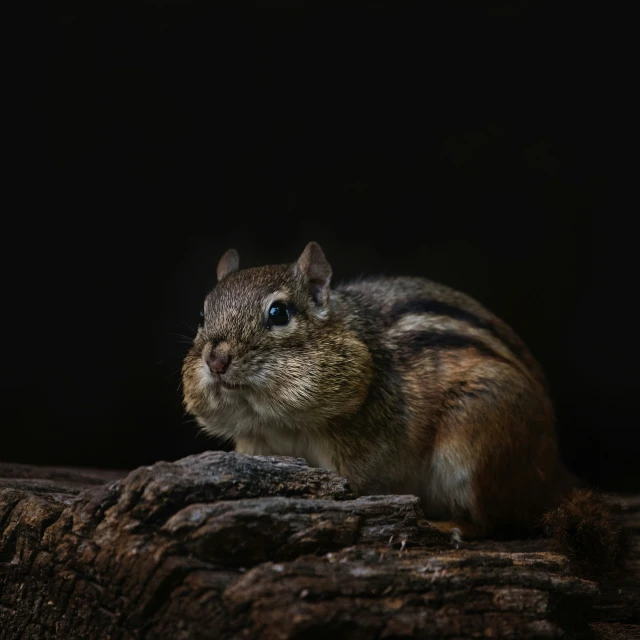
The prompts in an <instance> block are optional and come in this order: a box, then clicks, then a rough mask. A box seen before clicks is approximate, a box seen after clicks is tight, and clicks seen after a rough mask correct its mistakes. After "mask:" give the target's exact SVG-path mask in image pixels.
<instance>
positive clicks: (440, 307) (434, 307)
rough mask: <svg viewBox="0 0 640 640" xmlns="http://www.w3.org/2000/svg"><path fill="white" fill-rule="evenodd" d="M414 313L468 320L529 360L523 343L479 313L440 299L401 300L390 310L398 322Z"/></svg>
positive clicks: (390, 313) (394, 319)
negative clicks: (510, 337) (517, 341)
mask: <svg viewBox="0 0 640 640" xmlns="http://www.w3.org/2000/svg"><path fill="white" fill-rule="evenodd" d="M412 313H434V314H437V315H439V316H447V317H449V318H453V319H454V320H460V321H461V322H466V323H467V324H470V325H472V326H474V327H477V328H478V329H484V330H485V331H488V332H489V333H491V335H493V336H494V337H495V338H497V339H498V340H500V342H502V343H503V344H504V345H505V346H506V347H507V348H508V349H509V350H510V351H511V352H512V353H513V354H514V355H515V356H516V357H517V358H518V359H520V360H522V361H523V362H527V358H526V357H525V353H524V350H523V348H522V346H521V345H519V344H517V343H514V341H513V340H510V339H509V337H508V336H507V335H505V332H504V331H500V330H499V329H498V328H496V327H495V326H493V325H492V324H491V323H490V322H487V321H486V320H483V319H482V318H479V317H478V316H477V315H475V314H473V313H471V312H469V311H465V310H464V309H460V308H459V307H454V306H453V305H450V304H446V303H445V302H439V301H438V300H409V301H407V302H399V303H397V304H394V305H393V307H392V308H391V311H390V312H389V320H390V322H391V323H395V322H398V320H400V319H401V318H402V317H404V316H406V315H409V314H412Z"/></svg>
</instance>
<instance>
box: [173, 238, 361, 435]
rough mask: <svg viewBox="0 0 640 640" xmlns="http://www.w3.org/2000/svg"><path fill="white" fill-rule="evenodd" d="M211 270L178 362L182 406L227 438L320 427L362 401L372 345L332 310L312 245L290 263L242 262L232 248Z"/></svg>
mask: <svg viewBox="0 0 640 640" xmlns="http://www.w3.org/2000/svg"><path fill="white" fill-rule="evenodd" d="M217 276H218V283H217V285H216V287H215V288H214V289H213V290H212V291H211V292H210V293H209V295H208V296H207V297H206V299H205V303H204V309H203V311H202V313H201V324H200V328H199V330H198V333H197V335H196V337H195V339H194V343H193V346H192V347H191V349H190V350H189V353H188V354H187V356H186V358H185V361H184V365H183V368H182V379H183V386H184V403H185V407H186V409H187V411H188V412H189V413H191V414H193V415H194V416H195V417H196V418H197V420H198V422H199V423H200V425H201V426H203V427H204V428H205V429H206V430H207V431H209V432H211V433H214V434H217V435H226V436H231V437H234V436H236V437H237V436H244V435H251V434H255V433H256V431H259V430H260V429H262V428H265V425H266V424H268V423H274V424H278V425H280V426H284V427H290V428H292V429H295V428H301V429H302V428H305V427H308V426H309V425H313V426H316V427H319V425H322V424H323V423H325V422H326V421H327V420H328V419H330V418H331V417H334V416H336V415H348V414H349V413H350V411H353V410H355V409H356V408H357V406H359V404H360V403H361V402H362V400H363V396H364V394H365V393H366V386H367V382H368V379H369V375H370V374H369V368H370V356H369V352H368V350H367V348H366V347H365V346H364V345H363V344H362V343H361V342H360V341H359V340H357V339H356V337H355V336H354V335H353V334H351V333H350V332H348V331H347V330H346V328H345V326H344V323H343V322H342V321H341V320H340V319H339V318H337V317H336V314H335V313H334V310H333V308H332V301H331V291H330V283H331V267H330V266H329V263H328V262H327V259H326V258H325V255H324V253H323V252H322V249H321V248H320V246H319V245H318V244H316V243H315V242H311V243H309V244H308V245H307V246H306V248H305V250H304V251H303V252H302V255H301V256H300V257H299V258H298V260H297V261H296V262H295V263H293V264H288V265H272V266H266V267H259V268H253V269H245V270H239V257H238V253H237V252H236V251H235V250H233V249H230V250H229V251H227V252H226V253H225V254H224V255H223V256H222V258H221V259H220V262H219V263H218V269H217Z"/></svg>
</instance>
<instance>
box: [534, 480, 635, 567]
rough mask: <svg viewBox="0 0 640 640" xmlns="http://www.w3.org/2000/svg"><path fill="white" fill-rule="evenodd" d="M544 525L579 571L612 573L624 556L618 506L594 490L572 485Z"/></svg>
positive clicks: (548, 533)
mask: <svg viewBox="0 0 640 640" xmlns="http://www.w3.org/2000/svg"><path fill="white" fill-rule="evenodd" d="M542 526H543V528H544V531H545V532H546V534H547V535H548V536H549V537H550V538H552V539H553V540H555V542H556V544H557V545H558V546H559V548H560V550H561V551H562V552H563V553H565V554H566V555H567V556H568V557H569V560H570V562H571V564H572V565H573V567H574V568H575V569H576V570H578V571H579V572H580V573H583V574H585V575H602V574H605V573H609V572H611V571H613V570H614V569H616V568H617V567H618V566H619V564H620V562H621V560H622V556H623V551H624V547H625V541H624V537H623V535H622V528H621V526H620V524H619V522H618V519H617V517H616V513H615V509H614V507H613V506H611V505H610V504H609V503H607V501H606V500H605V498H604V496H603V495H602V494H600V493H599V492H597V491H595V490H592V489H587V488H573V489H571V490H570V491H569V492H568V493H567V494H566V495H565V497H564V498H563V499H562V500H561V502H560V503H559V504H558V506H557V507H556V508H555V509H553V510H552V511H548V512H547V513H546V514H545V515H544V516H543V520H542Z"/></svg>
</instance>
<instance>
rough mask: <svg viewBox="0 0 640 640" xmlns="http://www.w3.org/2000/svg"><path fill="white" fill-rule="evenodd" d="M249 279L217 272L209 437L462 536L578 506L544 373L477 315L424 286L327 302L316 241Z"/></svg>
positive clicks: (196, 359)
mask: <svg viewBox="0 0 640 640" xmlns="http://www.w3.org/2000/svg"><path fill="white" fill-rule="evenodd" d="M238 266H239V265H238V254H237V253H236V252H235V251H234V250H230V251H228V252H227V253H226V254H225V255H224V256H223V257H222V259H221V260H220V263H219V265H218V284H217V286H216V287H215V288H214V289H213V291H212V292H211V293H210V294H209V295H208V296H207V298H206V301H205V308H204V322H203V326H202V327H201V328H200V330H199V331H198V334H197V336H196V338H195V340H194V344H193V347H192V348H191V350H190V351H189V354H188V355H187V357H186V359H185V361H184V366H183V383H184V402H185V406H186V409H187V411H188V412H189V413H191V414H193V415H194V416H195V417H196V418H197V421H198V423H199V424H200V425H201V426H202V427H203V428H204V429H205V430H206V431H207V432H208V433H210V434H213V435H217V436H222V437H228V438H232V439H233V440H234V441H235V443H236V450H237V451H239V452H241V453H246V454H251V455H267V454H269V455H276V454H277V455H290V456H299V457H304V458H306V459H307V460H308V462H309V463H310V464H311V465H314V466H320V467H324V468H326V469H331V470H335V471H337V472H338V473H340V474H341V475H343V476H345V477H346V478H348V479H349V481H350V482H351V484H352V486H353V487H354V489H355V490H356V491H358V492H360V493H365V494H376V493H377V494H380V493H399V494H400V493H411V494H415V495H418V496H419V497H420V498H421V499H422V503H423V505H424V509H425V513H426V515H427V517H428V518H429V519H430V520H431V522H432V523H434V524H435V526H437V527H438V528H439V529H440V530H442V531H448V532H454V535H457V532H459V533H460V534H461V535H462V536H482V535H488V534H492V533H498V532H509V531H514V532H515V531H519V530H523V529H525V530H527V529H530V528H531V527H533V526H535V525H536V524H538V523H539V522H541V521H542V518H543V516H544V514H545V513H547V512H548V511H550V510H553V509H556V508H558V505H559V504H561V502H562V500H563V499H565V498H566V497H567V496H568V495H569V494H570V491H571V490H572V488H573V480H572V478H571V477H570V475H569V474H568V472H567V471H566V470H565V468H564V466H563V464H562V462H561V460H560V456H559V453H558V447H557V443H556V434H555V425H554V412H553V407H552V404H551V401H550V400H549V396H548V394H547V386H546V381H545V378H544V375H543V373H542V370H541V368H540V366H539V365H538V363H537V362H536V361H535V359H534V358H533V357H532V355H531V353H530V352H529V351H528V349H527V348H526V346H525V345H524V344H523V342H522V341H521V340H520V339H519V338H518V336H517V335H516V334H515V333H514V332H513V331H512V330H511V329H510V328H509V327H508V326H507V325H506V324H505V323H504V322H502V321H501V320H499V319H498V318H497V317H495V316H494V315H493V314H491V313H490V312H489V311H487V310H486V309H485V308H484V307H482V306H481V305H480V304H479V303H478V302H476V301H475V300H473V299H472V298H470V297H469V296H467V295H465V294H463V293H459V292H457V291H454V290H452V289H450V288H448V287H446V286H443V285H440V284H436V283H434V282H431V281H429V280H425V279H422V278H372V279H363V280H360V281H357V282H353V283H351V284H347V285H343V286H339V287H337V288H336V289H330V280H331V268H330V266H329V264H328V262H327V260H326V258H325V256H324V254H323V252H322V250H321V249H320V247H319V246H318V245H317V244H316V243H310V244H309V245H307V247H306V248H305V250H304V252H303V253H302V255H301V256H300V258H299V259H298V261H297V262H296V263H294V264H289V265H278V266H266V267H260V268H254V269H246V270H238ZM275 302H278V303H283V304H285V305H286V307H287V312H288V317H289V320H288V322H287V323H286V324H284V325H282V326H271V325H270V324H269V309H270V308H271V305H273V304H274V303H275ZM207 358H209V362H211V358H214V359H215V358H218V359H220V358H223V359H224V363H225V365H224V366H227V368H226V370H225V371H224V372H221V373H220V372H217V370H212V369H211V368H210V366H209V365H208V364H207ZM214 366H215V365H214Z"/></svg>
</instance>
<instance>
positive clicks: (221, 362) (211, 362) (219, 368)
mask: <svg viewBox="0 0 640 640" xmlns="http://www.w3.org/2000/svg"><path fill="white" fill-rule="evenodd" d="M205 362H206V363H207V366H208V367H209V371H211V373H224V372H225V371H226V370H227V369H228V368H229V363H230V362H231V356H230V355H229V354H228V353H226V354H224V355H216V354H215V353H210V354H209V355H208V356H207V357H206V358H205Z"/></svg>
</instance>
